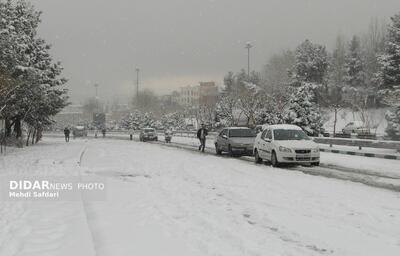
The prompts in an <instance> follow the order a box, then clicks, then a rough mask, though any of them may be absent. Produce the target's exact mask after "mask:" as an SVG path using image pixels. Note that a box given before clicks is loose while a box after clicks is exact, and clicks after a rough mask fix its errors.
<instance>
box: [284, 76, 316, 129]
mask: <svg viewBox="0 0 400 256" xmlns="http://www.w3.org/2000/svg"><path fill="white" fill-rule="evenodd" d="M314 91H315V85H314V84H311V83H305V84H303V85H302V86H301V87H299V88H297V90H296V91H295V93H293V94H292V96H291V98H290V101H289V107H288V111H287V113H286V114H285V116H284V121H285V122H286V123H288V124H295V125H298V126H300V127H301V128H302V129H303V130H304V131H306V132H307V133H308V134H310V135H318V134H319V133H320V130H321V127H322V116H321V113H320V111H319V109H318V108H317V106H316V104H315V103H314V102H315V100H314V97H315V94H314Z"/></svg>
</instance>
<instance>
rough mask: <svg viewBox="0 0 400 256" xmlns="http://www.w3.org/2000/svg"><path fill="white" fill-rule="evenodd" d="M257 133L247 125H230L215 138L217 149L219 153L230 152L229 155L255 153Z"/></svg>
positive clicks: (250, 154)
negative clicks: (254, 146) (254, 145)
mask: <svg viewBox="0 0 400 256" xmlns="http://www.w3.org/2000/svg"><path fill="white" fill-rule="evenodd" d="M255 137H256V134H255V132H254V130H252V129H249V128H246V127H228V128H225V129H223V130H222V131H221V132H220V133H219V134H218V136H217V137H216V138H215V151H216V153H217V154H218V155H220V154H222V152H228V153H229V155H249V156H252V155H253V144H254V139H255Z"/></svg>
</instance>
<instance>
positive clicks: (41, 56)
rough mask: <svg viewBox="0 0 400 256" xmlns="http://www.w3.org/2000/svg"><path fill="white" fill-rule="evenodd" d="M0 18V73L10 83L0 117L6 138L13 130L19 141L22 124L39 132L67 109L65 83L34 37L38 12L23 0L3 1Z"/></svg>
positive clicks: (1, 97) (1, 99)
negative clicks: (2, 120)
mask: <svg viewBox="0 0 400 256" xmlns="http://www.w3.org/2000/svg"><path fill="white" fill-rule="evenodd" d="M0 14H1V16H0V49H1V51H0V70H1V73H2V75H3V77H4V76H5V77H7V79H8V81H12V86H11V87H8V88H9V92H8V93H6V94H3V90H2V92H1V93H2V95H0V109H1V112H0V115H1V116H2V117H3V118H4V119H5V120H6V134H7V135H8V136H9V135H10V134H11V129H12V127H13V128H14V131H15V133H16V136H17V137H21V135H22V129H21V127H22V122H25V123H26V124H28V126H29V127H31V128H33V129H34V130H41V129H42V128H43V126H45V125H49V124H50V123H51V122H52V120H51V117H52V116H53V115H55V114H56V113H57V112H58V111H60V110H61V109H62V108H63V107H64V106H65V105H66V100H67V98H66V96H65V95H66V91H65V89H64V88H63V85H64V84H65V82H66V80H65V79H63V78H62V77H60V76H61V72H62V68H61V66H60V64H59V63H55V62H54V61H53V59H52V57H51V55H50V53H49V50H50V46H49V45H47V44H46V42H45V41H44V40H43V39H41V38H39V37H38V36H37V28H38V26H39V23H40V12H37V11H35V9H34V7H33V6H32V5H31V4H29V3H28V2H26V1H25V0H19V1H11V0H6V1H0ZM4 87H5V86H4V85H1V88H4ZM7 95H8V96H7Z"/></svg>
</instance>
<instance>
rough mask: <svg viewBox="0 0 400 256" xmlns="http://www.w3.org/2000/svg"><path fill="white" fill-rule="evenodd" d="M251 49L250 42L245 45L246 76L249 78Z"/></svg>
mask: <svg viewBox="0 0 400 256" xmlns="http://www.w3.org/2000/svg"><path fill="white" fill-rule="evenodd" d="M252 47H253V45H252V44H251V43H250V42H247V43H246V47H245V48H246V49H247V76H248V77H250V49H251V48H252Z"/></svg>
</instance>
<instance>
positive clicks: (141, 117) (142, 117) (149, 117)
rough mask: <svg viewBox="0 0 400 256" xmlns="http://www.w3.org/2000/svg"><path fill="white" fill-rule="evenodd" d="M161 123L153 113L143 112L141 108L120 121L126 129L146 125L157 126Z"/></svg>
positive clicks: (136, 128) (134, 128) (139, 127)
mask: <svg viewBox="0 0 400 256" xmlns="http://www.w3.org/2000/svg"><path fill="white" fill-rule="evenodd" d="M159 124H161V121H159V123H158V122H157V120H156V119H155V118H154V117H153V114H152V113H149V112H144V113H143V112H141V111H139V110H136V111H133V112H132V113H130V114H129V115H127V116H125V117H124V118H123V119H122V120H121V122H120V126H121V127H122V128H124V129H126V130H139V129H142V128H145V127H153V128H156V126H159Z"/></svg>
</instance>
